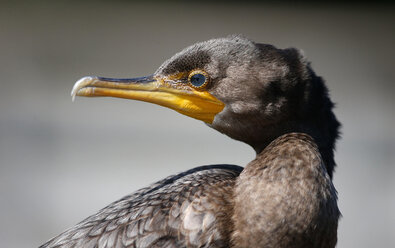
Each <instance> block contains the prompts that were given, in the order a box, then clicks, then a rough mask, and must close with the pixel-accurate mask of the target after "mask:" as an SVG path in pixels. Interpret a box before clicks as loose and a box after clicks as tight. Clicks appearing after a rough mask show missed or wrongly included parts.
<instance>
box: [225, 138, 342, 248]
mask: <svg viewBox="0 0 395 248" xmlns="http://www.w3.org/2000/svg"><path fill="white" fill-rule="evenodd" d="M234 195H235V196H234V199H235V203H234V204H235V205H234V215H233V220H234V223H235V232H234V233H233V237H232V238H233V243H234V247H304V248H306V247H334V245H335V244H336V229H337V219H338V216H339V211H338V208H337V203H336V198H337V197H336V190H335V188H334V187H333V184H332V181H331V180H330V178H329V176H328V174H327V173H326V168H325V166H324V165H323V163H322V160H321V156H320V154H319V152H318V149H317V146H316V144H315V142H314V140H313V139H312V138H311V137H310V136H309V135H306V134H302V133H289V134H285V135H282V136H281V137H279V138H277V139H275V140H274V141H273V142H271V143H270V144H269V145H268V146H266V147H265V149H264V150H263V151H261V152H260V153H259V154H258V155H257V158H256V159H255V160H253V161H251V162H250V163H249V164H248V165H247V166H246V167H245V169H244V170H243V172H242V173H241V174H240V176H239V177H238V179H237V181H236V186H235V191H234ZM323 233H325V235H322V234H323Z"/></svg>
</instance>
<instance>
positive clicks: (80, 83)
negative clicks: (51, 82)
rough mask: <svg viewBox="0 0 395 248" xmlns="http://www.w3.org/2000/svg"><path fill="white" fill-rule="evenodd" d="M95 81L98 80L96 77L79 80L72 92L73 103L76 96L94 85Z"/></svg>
mask: <svg viewBox="0 0 395 248" xmlns="http://www.w3.org/2000/svg"><path fill="white" fill-rule="evenodd" d="M95 79H97V78H96V77H92V76H88V77H83V78H81V79H80V80H78V81H77V82H76V83H75V84H74V86H73V89H72V90H71V101H73V102H74V100H75V96H76V95H77V93H78V91H79V90H80V89H82V88H84V87H86V86H88V85H90V84H92V83H93V82H94V81H95Z"/></svg>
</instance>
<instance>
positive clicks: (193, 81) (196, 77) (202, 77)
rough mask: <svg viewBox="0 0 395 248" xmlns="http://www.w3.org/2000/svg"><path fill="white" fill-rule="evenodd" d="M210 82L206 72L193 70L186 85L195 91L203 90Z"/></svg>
mask: <svg viewBox="0 0 395 248" xmlns="http://www.w3.org/2000/svg"><path fill="white" fill-rule="evenodd" d="M209 81H210V78H209V76H208V74H207V72H205V71H202V70H195V71H192V72H191V73H189V76H188V83H189V85H191V86H192V87H193V88H195V89H202V88H204V87H205V86H206V85H207V84H208V83H209Z"/></svg>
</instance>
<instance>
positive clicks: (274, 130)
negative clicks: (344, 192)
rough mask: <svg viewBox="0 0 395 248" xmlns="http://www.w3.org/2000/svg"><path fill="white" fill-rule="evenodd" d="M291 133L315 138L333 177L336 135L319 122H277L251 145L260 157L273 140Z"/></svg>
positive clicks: (267, 128) (314, 140)
mask: <svg viewBox="0 0 395 248" xmlns="http://www.w3.org/2000/svg"><path fill="white" fill-rule="evenodd" d="M291 133H303V134H307V135H309V136H311V137H312V138H313V142H314V143H315V144H316V145H317V147H318V150H319V152H320V154H321V156H322V159H323V161H324V164H325V166H326V169H327V172H328V174H329V176H330V177H331V178H332V175H333V170H334V167H335V166H336V163H335V160H334V146H335V144H334V142H335V139H334V138H333V136H334V135H333V134H331V133H330V132H329V130H325V127H319V126H317V124H314V123H309V122H301V121H289V122H284V123H282V124H275V125H271V126H268V127H265V132H263V133H261V136H260V138H259V139H258V141H257V142H256V143H253V144H250V145H251V146H252V147H253V148H254V150H255V152H256V155H257V157H258V156H260V154H261V153H262V152H263V151H264V149H265V148H266V147H267V146H268V145H269V144H270V143H271V142H272V141H274V140H276V139H277V138H278V137H280V136H283V135H286V134H291ZM336 135H337V134H336ZM336 135H335V137H336Z"/></svg>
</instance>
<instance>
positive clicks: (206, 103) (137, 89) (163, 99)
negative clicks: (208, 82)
mask: <svg viewBox="0 0 395 248" xmlns="http://www.w3.org/2000/svg"><path fill="white" fill-rule="evenodd" d="M71 96H72V98H73V100H74V98H75V96H87V97H94V96H102V97H103V96H110V97H118V98H126V99H133V100H139V101H145V102H150V103H155V104H158V105H161V106H164V107H168V108H171V109H173V110H175V111H177V112H179V113H181V114H184V115H187V116H189V117H192V118H195V119H198V120H201V121H204V122H206V123H209V124H211V123H212V122H213V120H214V117H215V115H216V114H218V113H219V112H221V111H222V109H223V108H224V106H225V105H224V103H222V102H221V101H220V100H218V99H217V98H215V97H214V96H212V95H211V94H210V93H208V92H207V91H197V90H195V89H193V88H191V87H175V86H174V85H172V84H169V83H167V82H165V81H164V80H162V79H160V78H156V77H154V76H148V77H140V78H124V79H116V78H103V77H91V76H89V77H83V78H81V79H80V80H78V81H77V82H76V83H75V85H74V87H73V90H72V91H71Z"/></svg>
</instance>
